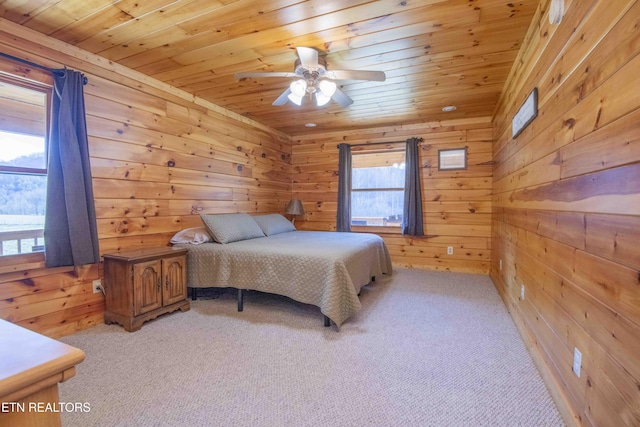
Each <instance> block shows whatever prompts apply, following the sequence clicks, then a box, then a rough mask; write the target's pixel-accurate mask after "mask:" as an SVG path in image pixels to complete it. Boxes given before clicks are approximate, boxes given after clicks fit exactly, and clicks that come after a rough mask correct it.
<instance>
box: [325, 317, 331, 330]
mask: <svg viewBox="0 0 640 427" xmlns="http://www.w3.org/2000/svg"><path fill="white" fill-rule="evenodd" d="M329 326H331V319H329V318H328V317H327V316H324V327H325V328H328V327H329Z"/></svg>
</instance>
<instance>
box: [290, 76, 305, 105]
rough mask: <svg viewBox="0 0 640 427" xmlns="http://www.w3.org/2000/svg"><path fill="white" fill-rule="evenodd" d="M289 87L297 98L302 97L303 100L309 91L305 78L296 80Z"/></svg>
mask: <svg viewBox="0 0 640 427" xmlns="http://www.w3.org/2000/svg"><path fill="white" fill-rule="evenodd" d="M289 89H290V90H291V94H292V95H295V96H296V97H297V98H300V101H302V97H303V96H304V95H305V94H306V93H307V82H306V81H304V80H303V79H298V80H294V81H292V82H291V84H290V85H289ZM289 99H291V98H289ZM298 105H300V104H299V103H298Z"/></svg>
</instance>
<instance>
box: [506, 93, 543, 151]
mask: <svg viewBox="0 0 640 427" xmlns="http://www.w3.org/2000/svg"><path fill="white" fill-rule="evenodd" d="M537 116H538V88H537V87H536V88H533V91H532V92H531V93H530V94H529V96H528V97H527V100H526V101H524V104H522V107H520V109H519V110H518V112H517V113H516V115H515V116H513V120H511V132H512V135H513V138H514V139H515V138H517V137H518V135H520V132H522V131H523V130H524V128H526V127H527V126H529V123H531V122H532V121H533V119H535V118H536V117H537Z"/></svg>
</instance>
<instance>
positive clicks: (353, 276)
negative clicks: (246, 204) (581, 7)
mask: <svg viewBox="0 0 640 427" xmlns="http://www.w3.org/2000/svg"><path fill="white" fill-rule="evenodd" d="M223 215H224V214H223ZM226 215H231V214H226ZM235 215H244V214H235ZM276 215H277V214H272V215H264V216H257V217H251V216H249V215H247V217H248V218H249V219H247V217H244V218H243V221H244V222H243V224H242V226H241V228H242V230H241V231H240V232H239V234H241V236H240V237H238V236H237V234H238V231H237V230H236V231H235V233H236V237H233V238H232V239H231V240H233V241H227V240H228V239H225V238H224V236H223V238H220V239H219V240H221V241H223V242H224V243H222V242H211V243H209V242H200V244H192V243H179V244H177V246H181V247H186V248H188V249H189V252H188V254H187V286H188V287H190V288H193V289H192V295H195V292H197V289H198V288H210V287H223V288H227V287H231V288H236V289H238V309H239V310H242V290H244V289H249V290H255V291H261V292H269V293H273V294H278V295H284V296H286V297H289V298H291V299H293V300H295V301H299V302H302V303H306V304H312V305H315V306H317V307H319V308H320V311H321V312H322V314H324V316H325V326H328V320H329V319H330V320H332V321H333V322H334V323H335V324H336V326H337V327H338V328H340V326H341V325H342V324H343V323H344V321H345V320H347V319H348V318H349V317H350V316H352V315H353V314H354V313H356V312H357V311H358V310H360V308H361V304H360V300H359V298H358V294H359V292H360V288H361V287H362V286H364V285H366V284H368V283H370V281H371V280H373V278H375V277H379V276H380V275H382V274H391V272H392V267H391V260H390V257H389V252H388V250H387V247H386V245H385V243H384V241H383V240H382V239H381V238H380V237H379V236H377V235H375V234H365V233H339V232H321V231H297V230H295V228H293V226H292V225H291V223H290V222H289V221H288V220H286V218H284V217H282V216H281V215H277V216H276ZM214 216H215V217H216V218H214V219H215V220H220V219H221V217H222V215H214ZM207 219H209V220H210V219H211V218H205V217H204V216H203V221H205V224H207ZM283 220H284V222H283ZM250 221H254V222H256V223H257V224H259V226H258V227H259V229H260V233H258V232H257V231H256V230H255V229H253V230H251V231H249V232H247V229H248V228H253V226H252V224H251V222H250ZM218 222H219V223H220V222H222V223H224V225H220V224H217V227H213V230H212V229H211V228H209V227H207V228H208V230H207V231H208V232H209V234H211V235H213V236H214V237H213V240H216V237H220V236H215V234H216V232H220V231H221V232H223V233H227V234H233V233H234V230H230V228H233V227H230V226H229V222H226V223H225V221H218ZM218 234H220V233H218ZM246 235H249V236H252V237H250V238H244V237H246ZM200 240H203V239H200Z"/></svg>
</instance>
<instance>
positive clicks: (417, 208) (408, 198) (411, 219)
mask: <svg viewBox="0 0 640 427" xmlns="http://www.w3.org/2000/svg"><path fill="white" fill-rule="evenodd" d="M418 142H420V139H419V138H409V139H407V151H406V159H405V179H404V212H403V215H402V234H409V235H411V236H423V235H424V230H423V228H422V186H421V185H420V156H419V154H420V153H419V147H418Z"/></svg>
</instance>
